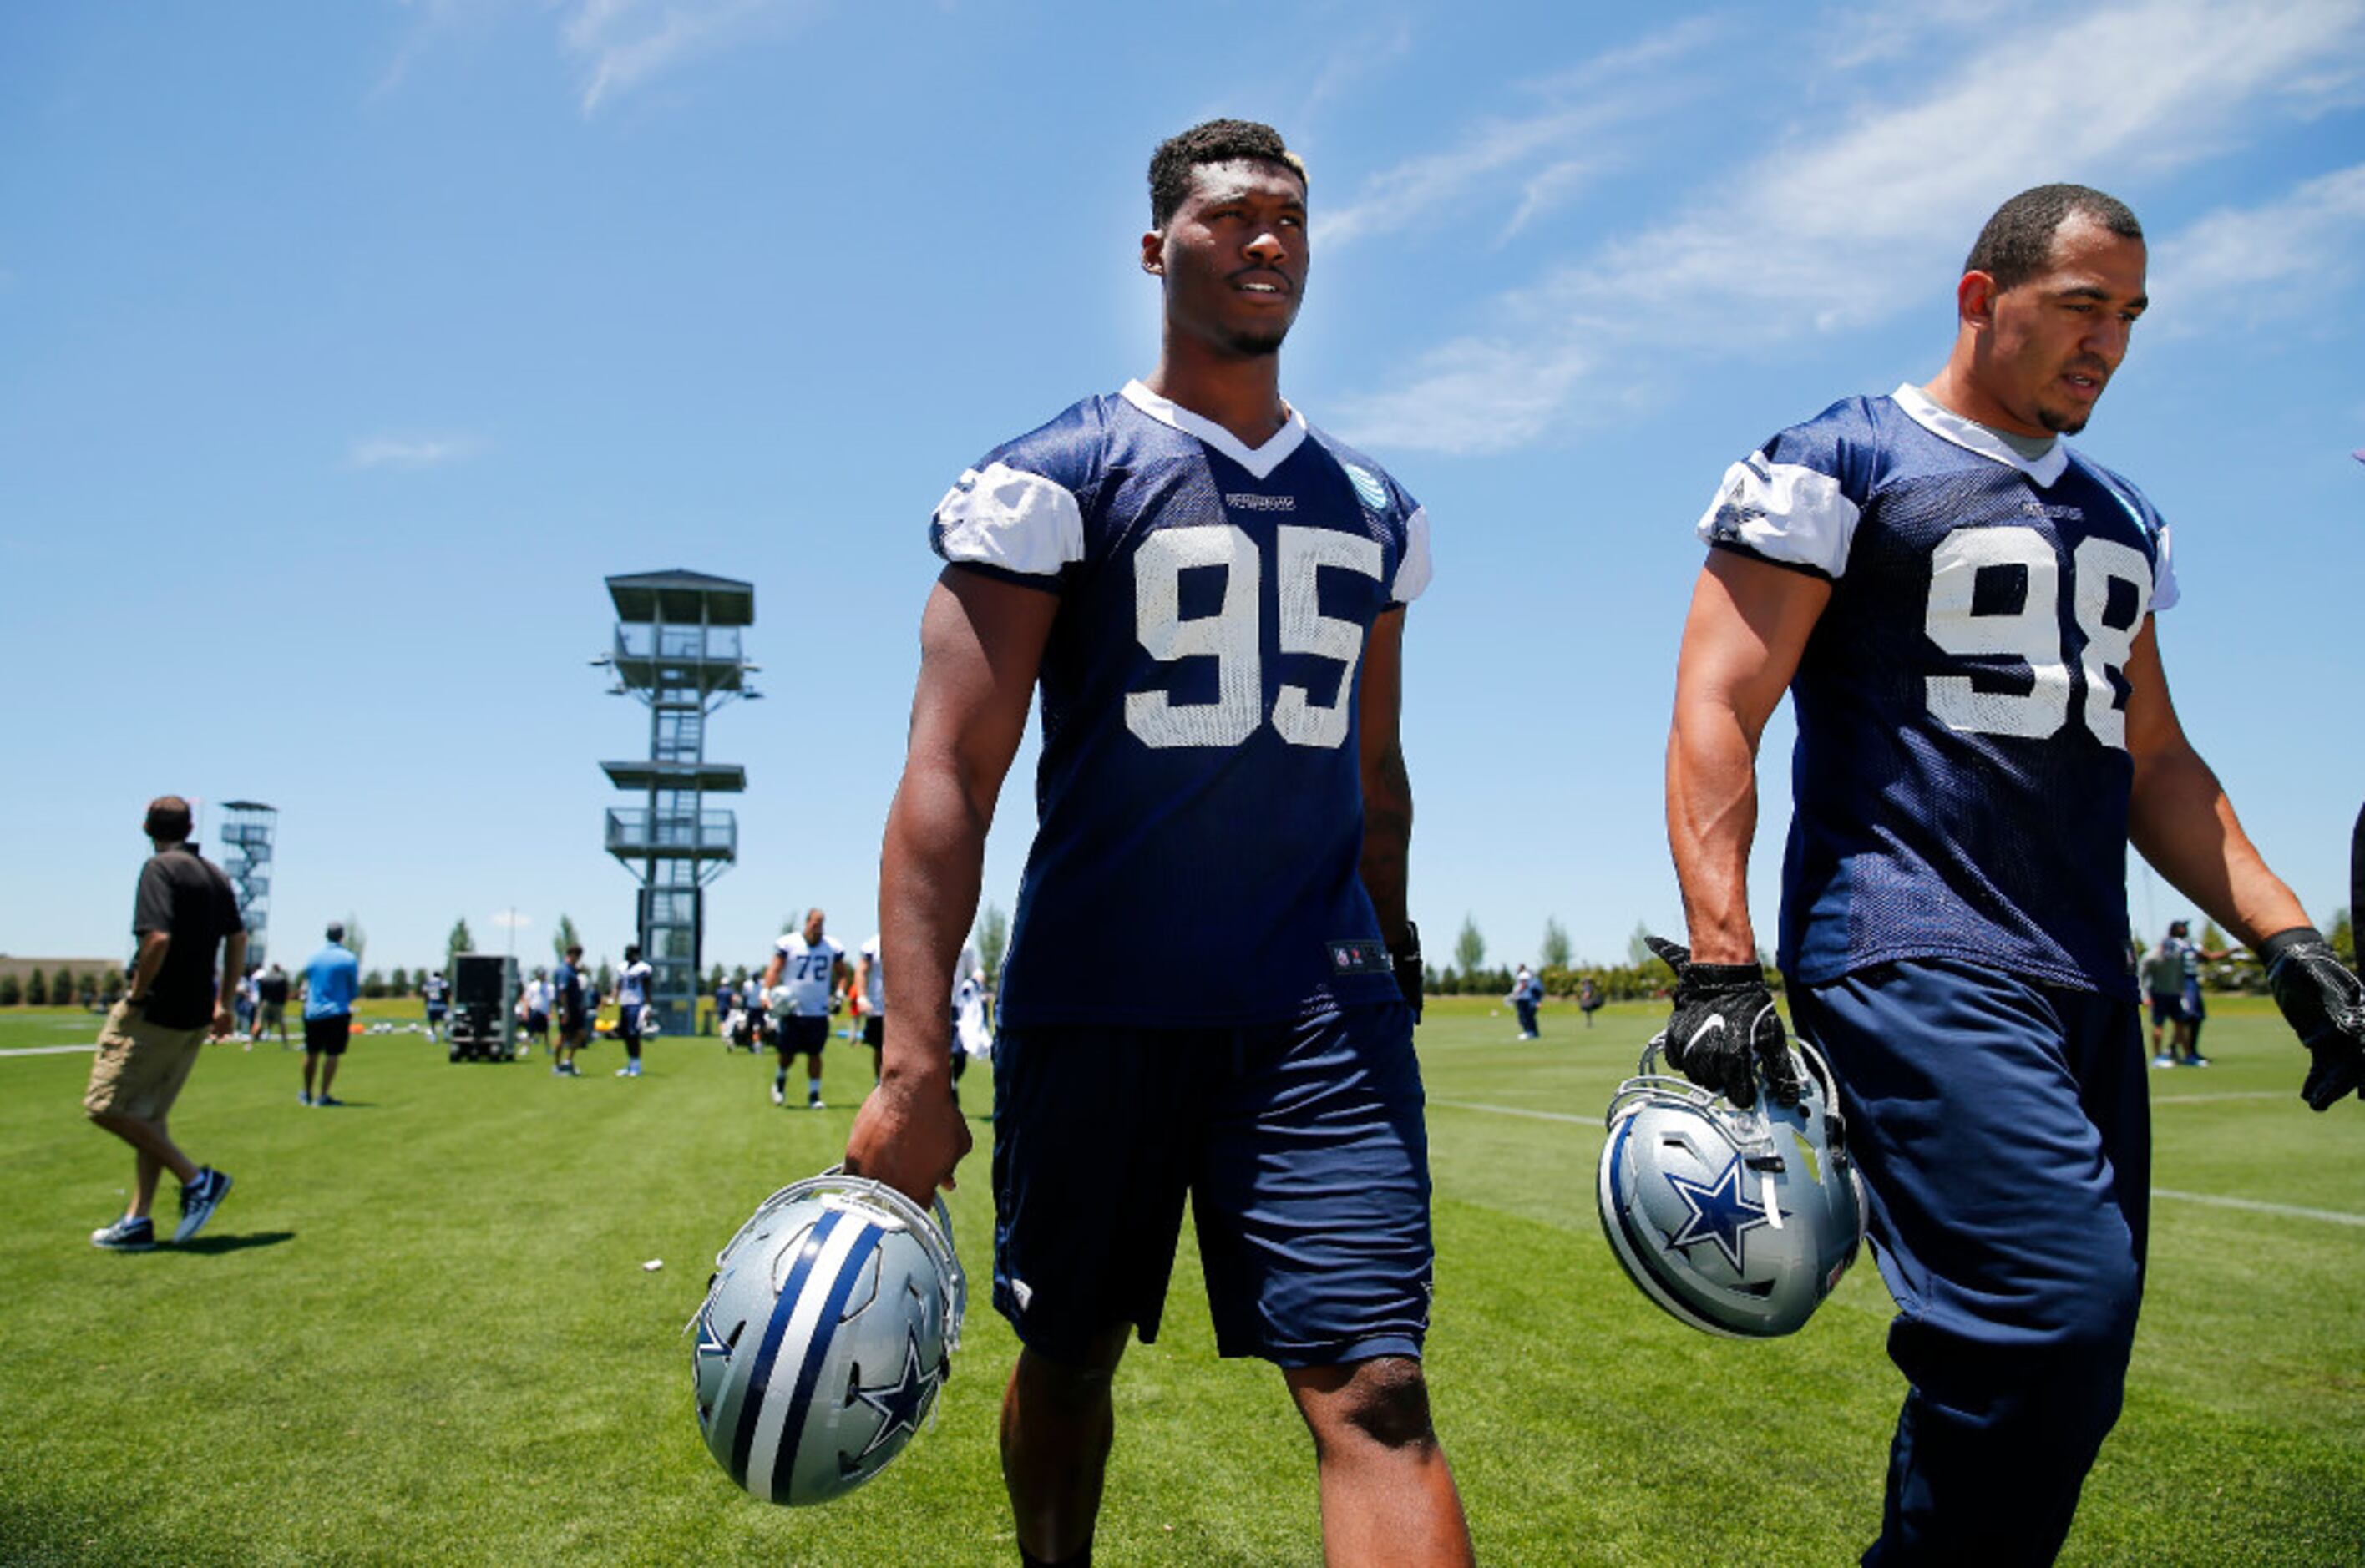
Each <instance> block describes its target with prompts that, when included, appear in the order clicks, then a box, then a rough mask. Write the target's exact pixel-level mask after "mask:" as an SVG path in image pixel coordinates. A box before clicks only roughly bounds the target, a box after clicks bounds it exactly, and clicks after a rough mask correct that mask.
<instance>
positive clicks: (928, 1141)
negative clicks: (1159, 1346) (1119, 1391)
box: [846, 120, 1470, 1568]
mask: <svg viewBox="0 0 2365 1568" xmlns="http://www.w3.org/2000/svg"><path fill="white" fill-rule="evenodd" d="M1150 219H1151V224H1152V228H1151V229H1150V230H1149V232H1148V233H1147V234H1145V235H1143V236H1142V237H1141V240H1140V250H1139V264H1140V266H1141V268H1142V270H1143V271H1144V272H1145V273H1147V274H1149V275H1150V276H1151V277H1153V278H1155V279H1157V280H1158V283H1159V286H1160V293H1161V297H1162V302H1163V307H1164V333H1163V342H1162V347H1161V352H1160V358H1159V364H1158V366H1157V368H1156V370H1155V371H1154V372H1153V373H1152V374H1151V375H1149V377H1148V378H1147V379H1146V380H1142V381H1136V382H1132V383H1130V384H1128V385H1127V386H1125V387H1124V388H1123V389H1122V390H1121V391H1119V392H1116V393H1115V394H1110V395H1104V396H1099V397H1093V398H1086V399H1085V400H1083V401H1082V402H1080V403H1077V404H1075V405H1074V406H1072V407H1071V408H1070V409H1067V410H1066V411H1065V412H1064V413H1061V414H1060V415H1059V416H1058V417H1057V418H1055V419H1054V420H1051V421H1050V422H1049V423H1048V424H1046V425H1044V426H1042V427H1041V428H1039V429H1037V430H1036V431H1033V432H1031V433H1029V434H1027V435H1024V436H1021V437H1019V438H1018V439H1017V440H1015V441H1013V442H1006V443H1004V444H1003V445H1002V446H1000V447H997V448H995V449H994V450H993V451H992V452H991V453H989V454H986V455H985V456H984V457H982V458H981V459H980V460H979V461H978V463H977V464H976V465H974V466H973V467H971V468H970V470H969V471H968V472H967V473H965V474H963V475H962V476H960V478H959V479H958V481H957V482H956V483H955V484H954V486H953V487H952V489H951V490H950V491H949V492H948V493H947V495H946V496H945V498H944V499H943V500H942V501H941V502H939V503H938V505H937V508H936V516H935V518H934V520H933V522H932V526H931V532H930V539H931V543H933V545H934V547H935V549H936V553H937V554H938V555H940V556H941V557H943V559H944V560H945V562H946V566H945V567H944V569H943V571H942V573H941V575H940V576H939V577H938V579H937V583H936V588H935V590H934V592H933V593H932V595H931V596H930V599H929V602H928V605H927V608H926V610H925V612H924V613H923V616H922V621H921V634H920V640H921V649H922V657H921V672H920V678H919V688H918V692H917V695H916V697H915V698H914V700H913V716H912V726H911V732H910V735H911V739H910V750H909V754H908V756H907V759H906V761H905V764H904V770H903V777H902V784H901V786H900V788H899V789H898V790H897V791H896V795H895V801H894V805H893V807H892V809H891V812H890V814H889V820H888V826H887V834H886V843H885V846H884V850H883V854H882V860H881V868H880V948H881V954H880V956H881V958H882V961H883V962H884V964H885V966H886V968H887V969H890V970H891V971H893V973H894V975H895V977H896V980H895V984H896V988H897V991H898V993H899V994H901V995H903V996H905V997H921V998H936V997H947V996H949V995H951V993H952V989H953V980H954V972H953V971H954V966H955V964H956V961H957V956H958V953H959V952H960V949H961V946H962V942H963V939H964V937H965V936H966V935H967V933H968V931H969V929H970V922H971V920H972V919H973V917H974V916H975V913H976V910H977V900H978V883H979V875H980V870H981V857H982V853H983V846H984V839H985V834H986V829H987V826H988V824H989V823H991V822H992V816H993V809H994V803H995V801H996V798H997V796H998V795H999V793H1000V790H1001V785H1002V779H1003V774H1004V773H1005V772H1006V771H1007V769H1008V767H1009V765H1010V762H1011V759H1012V756H1013V755H1014V752H1015V750H1016V748H1017V745H1018V743H1019V740H1020V738H1021V735H1022V734H1023V733H1024V731H1025V728H1026V715H1027V711H1028V707H1029V702H1030V700H1031V699H1032V698H1033V697H1034V695H1035V693H1036V691H1037V688H1038V686H1039V688H1040V691H1041V705H1042V715H1043V720H1042V733H1043V746H1042V759H1041V763H1040V767H1039V770H1038V772H1037V783H1036V804H1037V831H1036V834H1035V840H1034V844H1033V847H1032V849H1031V850H1030V852H1029V854H1028V856H1027V863H1026V872H1025V875H1024V877H1023V879H1022V881H1021V884H1020V889H1019V894H1018V905H1017V911H1016V915H1015V918H1014V921H1013V924H1012V933H1011V946H1010V950H1009V954H1008V956H1007V958H1006V960H1005V962H1004V965H1003V971H1002V974H1001V976H1000V982H1001V991H1000V1021H1001V1028H1000V1033H999V1035H998V1036H997V1039H996V1042H995V1048H994V1061H993V1065H994V1117H993V1121H994V1149H993V1171H992V1176H993V1188H994V1211H995V1221H996V1223H995V1234H994V1274H993V1302H994V1306H995V1308H996V1309H997V1310H998V1311H1000V1312H1001V1313H1002V1314H1003V1316H1005V1317H1006V1318H1008V1319H1009V1320H1010V1321H1011V1323H1012V1324H1013V1326H1014V1327H1015V1329H1016V1331H1017V1336H1018V1338H1019V1341H1020V1345H1021V1349H1020V1350H1019V1354H1018V1360H1017V1364H1016V1366H1015V1367H1014V1369H1013V1371H1012V1373H1011V1379H1010V1383H1009V1387H1008V1390H1007V1393H1006V1394H1005V1395H1004V1399H1003V1417H1002V1437H1003V1479H1004V1483H1005V1484H1006V1486H1007V1488H1008V1491H1009V1495H1010V1499H1011V1506H1012V1509H1013V1512H1014V1516H1015V1519H1016V1526H1017V1540H1018V1547H1019V1552H1020V1556H1021V1558H1022V1560H1023V1561H1025V1562H1046V1563H1057V1562H1087V1561H1089V1559H1090V1554H1091V1551H1092V1540H1093V1529H1094V1524H1095V1521H1096V1518H1097V1516H1098V1512H1099V1507H1100V1499H1101V1492H1102V1481H1103V1475H1104V1466H1105V1463H1106V1460H1107V1455H1108V1451H1109V1444H1110V1441H1111V1433H1112V1430H1113V1423H1114V1419H1115V1417H1114V1413H1113V1408H1112V1406H1111V1403H1110V1384H1111V1380H1112V1378H1113V1376H1114V1375H1115V1371H1116V1367H1117V1364H1118V1361H1120V1359H1121V1358H1122V1356H1123V1355H1124V1352H1125V1349H1126V1345H1127V1343H1128V1341H1129V1340H1130V1338H1132V1336H1133V1335H1134V1333H1136V1332H1137V1331H1138V1333H1139V1335H1140V1337H1141V1338H1143V1339H1144V1340H1145V1341H1148V1340H1149V1339H1152V1338H1155V1337H1156V1335H1157V1331H1158V1326H1159V1321H1160V1313H1161V1311H1162V1308H1163V1305H1164V1298H1165V1294H1166V1284H1167V1279H1168V1275H1169V1272H1170V1271H1171V1267H1172V1262H1173V1256H1174V1246H1175V1241H1176V1238H1177V1236H1178V1233H1179V1226H1180V1223H1181V1216H1182V1214H1183V1208H1184V1204H1185V1198H1186V1195H1187V1198H1188V1203H1189V1206H1190V1209H1191V1212H1192V1214H1193V1216H1194V1223H1195V1225H1196V1226H1197V1229H1198V1235H1199V1251H1200V1257H1201V1259H1202V1260H1203V1263H1204V1268H1205V1277H1206V1284H1207V1293H1208V1305H1209V1307H1210V1309H1211V1310H1212V1312H1213V1315H1214V1317H1215V1321H1216V1348H1217V1350H1218V1351H1219V1353H1221V1354H1224V1355H1227V1356H1256V1357H1261V1358H1262V1359H1264V1360H1266V1361H1271V1362H1272V1363H1273V1364H1274V1365H1275V1366H1276V1367H1277V1368H1279V1369H1280V1372H1281V1374H1282V1381H1283V1385H1284V1386H1285V1387H1286V1389H1287V1390H1288V1392H1289V1394H1290V1395H1291V1397H1292V1398H1293V1400H1294V1401H1295V1405H1296V1406H1297V1409H1298V1412H1299V1414H1300V1415H1301V1416H1302V1417H1303V1418H1304V1419H1305V1421H1306V1425H1307V1428H1308V1430H1309V1431H1310V1433H1311V1434H1312V1436H1313V1439H1314V1451H1315V1461H1316V1467H1317V1472H1318V1475H1319V1484H1320V1489H1321V1496H1322V1511H1321V1513H1322V1531H1323V1544H1324V1552H1325V1555H1326V1557H1328V1560H1329V1561H1332V1562H1355V1563H1381V1564H1384V1563H1398V1562H1402V1563H1422V1564H1439V1565H1446V1568H1450V1565H1452V1564H1454V1563H1463V1562H1469V1561H1470V1538H1469V1531H1468V1528H1467V1526H1466V1525H1465V1523H1464V1521H1463V1514H1462V1506H1461V1502H1460V1499H1459V1498H1458V1496H1457V1495H1456V1494H1455V1491H1454V1485H1453V1478H1452V1471H1451V1469H1450V1468H1449V1466H1448V1464H1447V1462H1446V1458H1445V1453H1444V1450H1443V1448H1442V1447H1441V1446H1440V1443H1439V1441H1438V1439H1437V1434H1436V1432H1435V1430H1434V1429H1433V1428H1432V1427H1431V1425H1430V1421H1429V1394H1428V1389H1427V1385H1426V1383H1424V1381H1423V1378H1422V1372H1421V1362H1420V1355H1421V1348H1422V1342H1423V1338H1424V1336H1425V1335H1426V1332H1427V1329H1428V1316H1429V1280H1430V1269H1431V1264H1432V1260H1433V1251H1432V1248H1431V1243H1430V1238H1429V1170H1428V1145H1427V1141H1426V1138H1427V1135H1426V1132H1425V1129H1424V1126H1423V1123H1422V1092H1421V1087H1420V1077H1419V1070H1418V1065H1417V1063H1416V1061H1415V1058H1414V1054H1413V1041H1412V1034H1413V1007H1414V1006H1416V1005H1417V1004H1418V996H1419V982H1418V949H1417V945H1416V937H1415V934H1414V932H1413V930H1412V926H1411V923H1410V922H1409V921H1408V920H1407V917H1406V887H1405V876H1406V860H1407V845H1408V841H1409V838H1410V834H1411V822H1412V796H1411V788H1410V785H1409V783H1408V782H1407V778H1406V772H1405V765H1404V753H1403V748H1402V746H1401V745H1400V744H1399V740H1398V725H1397V701H1398V693H1399V690H1400V682H1401V677H1400V673H1399V670H1400V662H1401V659H1402V654H1403V638H1404V623H1405V608H1406V606H1407V604H1408V603H1410V601H1411V600H1412V599H1415V598H1417V597H1418V595H1419V593H1420V591H1421V589H1422V588H1424V587H1425V586H1426V584H1427V582H1428V580H1429V522H1428V516H1427V514H1426V513H1425V512H1423V511H1422V510H1420V508H1419V507H1418V505H1417V504H1415V503H1414V501H1413V500H1412V498H1410V497H1409V496H1407V494H1406V493H1405V492H1404V490H1403V489H1402V488H1400V487H1398V486H1397V485H1396V484H1395V481H1394V480H1392V479H1390V478H1389V477H1388V476H1387V475H1386V473H1385V472H1384V470H1383V469H1382V468H1381V467H1380V466H1379V465H1378V464H1376V463H1374V462H1373V460H1372V459H1371V458H1369V457H1367V456H1365V455H1363V454H1361V453H1359V452H1357V451H1355V450H1354V449H1353V448H1351V447H1349V446H1347V445H1346V444H1345V443H1344V442H1339V441H1338V440H1336V439H1334V438H1332V437H1331V436H1329V435H1328V434H1326V433H1324V432H1323V431H1318V430H1317V429H1316V428H1315V427H1313V426H1312V425H1310V424H1309V423H1307V421H1306V417H1305V416H1304V414H1303V413H1301V412H1300V411H1299V410H1298V409H1295V408H1293V407H1291V406H1290V405H1289V404H1288V403H1287V402H1285V401H1283V398H1282V397H1281V391H1280V385H1279V382H1280V357H1279V356H1280V349H1281V344H1282V340H1283V337H1284V336H1285V335H1286V333H1287V332H1288V330H1289V327H1290V324H1291V322H1292V320H1293V319H1295V316H1296V313H1297V308H1298V303H1299V300H1300V298H1301V297H1302V294H1303V290H1304V288H1305V285H1306V256H1307V246H1306V172H1305V167H1304V165H1303V164H1302V163H1301V162H1299V161H1298V160H1297V158H1296V156H1295V154H1294V153H1292V152H1291V151H1289V150H1288V148H1287V147H1286V146H1285V145H1283V141H1282V140H1281V138H1280V137H1279V135H1277V134H1276V133H1275V132H1274V131H1273V130H1272V129H1271V128H1270V127H1266V126H1261V125H1255V124H1251V123H1249V122H1245V121H1239V120H1217V121H1214V122H1211V123H1209V124H1206V125H1203V126H1200V127H1197V128H1195V129H1192V130H1189V131H1186V132H1184V133H1183V134H1182V135H1180V136H1177V137H1175V138H1173V139H1172V140H1169V141H1168V142H1166V143H1165V144H1164V145H1162V146H1161V147H1160V148H1159V150H1158V151H1157V153H1156V154H1155V155H1154V156H1153V158H1152V159H1151V162H1150ZM949 1028H950V1020H949V1018H948V1017H947V1008H946V1007H945V1006H944V1005H943V1004H942V1003H936V1004H933V1005H928V1006H910V1007H906V1006H902V1005H900V1004H899V1005H898V1006H896V1007H894V1008H891V1009H890V1010H889V1011H888V1014H887V1023H886V1029H885V1039H884V1042H883V1045H882V1047H881V1070H880V1084H879V1087H878V1088H877V1089H876V1090H875V1091H874V1092H872V1094H871V1095H870V1097H869V1100H867V1101H866V1102H865V1103H864V1104H863V1106H862V1109H861V1111H860V1112H859V1113H858V1114H857V1116H856V1119H855V1125H854V1127H853V1130H852V1133H851V1136H850V1137H849V1138H848V1140H847V1144H846V1169H847V1170H850V1171H855V1172H857V1173H860V1174H865V1175H869V1176H872V1177H875V1178H877V1179H878V1180H880V1181H883V1182H888V1183H889V1184H891V1185H892V1186H895V1187H897V1188H899V1189H901V1190H902V1192H904V1193H908V1194H909V1195H911V1196H912V1197H913V1199H915V1200H916V1201H919V1202H922V1203H925V1202H927V1201H928V1200H929V1199H930V1198H931V1197H933V1196H934V1194H935V1193H936V1190H937V1188H939V1187H940V1186H948V1185H950V1184H951V1182H952V1177H953V1168H954V1166H955V1164H956V1163H957V1162H958V1160H959V1159H960V1157H961V1155H962V1154H963V1153H964V1152H966V1150H967V1149H968V1148H969V1143H970V1134H969V1130H968V1127H967V1126H966V1124H965V1123H964V1122H963V1120H962V1118H961V1115H960V1113H959V1110H958V1105H957V1103H956V1102H955V1100H954V1098H953V1093H952V1084H951V1058H952V1048H951V1045H950V1041H949V1039H948V1032H949Z"/></svg>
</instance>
